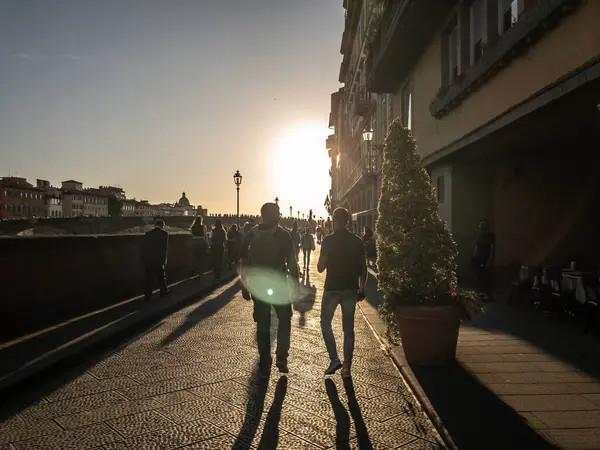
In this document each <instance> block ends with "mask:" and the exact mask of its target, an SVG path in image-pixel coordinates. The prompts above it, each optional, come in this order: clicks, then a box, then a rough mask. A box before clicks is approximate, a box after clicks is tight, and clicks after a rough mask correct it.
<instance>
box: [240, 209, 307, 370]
mask: <svg viewBox="0 0 600 450" xmlns="http://www.w3.org/2000/svg"><path fill="white" fill-rule="evenodd" d="M260 213H261V215H262V220H263V222H262V223H261V224H260V225H257V226H255V227H254V228H252V229H251V230H250V231H249V232H248V233H247V235H246V236H245V238H244V242H243V244H242V252H241V254H242V282H243V284H244V287H243V288H242V294H243V296H244V298H245V299H246V300H250V299H252V300H253V301H254V314H253V316H254V321H255V322H256V343H257V346H258V354H259V359H260V361H259V365H258V370H259V375H261V376H263V377H267V376H269V374H270V372H271V364H272V362H273V361H272V358H271V306H273V307H274V308H275V313H276V314H277V318H278V320H279V326H278V329H277V350H276V365H277V368H278V369H279V371H280V372H281V373H288V372H289V369H288V366H287V358H288V354H289V350H290V334H291V328H292V305H291V303H292V301H291V295H292V293H291V292H290V289H289V284H288V279H287V273H288V272H289V275H290V277H291V280H292V283H293V284H294V286H295V287H296V286H297V285H298V264H297V262H296V252H295V249H294V244H293V242H292V238H291V237H290V234H289V233H288V232H287V231H286V230H285V229H284V228H282V227H280V226H279V218H280V214H279V206H277V204H275V203H266V204H264V205H263V207H262V208H261V210H260ZM252 277H254V278H255V279H258V281H259V282H256V283H255V282H253V279H252Z"/></svg>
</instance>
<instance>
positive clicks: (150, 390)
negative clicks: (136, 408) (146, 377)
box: [118, 375, 204, 400]
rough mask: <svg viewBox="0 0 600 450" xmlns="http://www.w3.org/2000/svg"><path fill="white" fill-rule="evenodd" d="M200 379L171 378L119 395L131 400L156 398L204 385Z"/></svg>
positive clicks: (192, 377)
mask: <svg viewBox="0 0 600 450" xmlns="http://www.w3.org/2000/svg"><path fill="white" fill-rule="evenodd" d="M203 383H204V381H203V380H201V379H200V378H196V377H194V376H191V375H188V376H185V377H180V378H171V379H169V380H163V381H158V382H156V383H149V384H143V385H139V386H132V387H129V388H124V389H119V391H118V392H119V393H120V394H122V395H123V396H125V397H127V398H129V399H132V400H133V399H140V398H145V397H154V396H157V395H161V394H167V393H169V392H174V391H180V390H183V389H188V388H191V387H194V386H199V385H201V384H203Z"/></svg>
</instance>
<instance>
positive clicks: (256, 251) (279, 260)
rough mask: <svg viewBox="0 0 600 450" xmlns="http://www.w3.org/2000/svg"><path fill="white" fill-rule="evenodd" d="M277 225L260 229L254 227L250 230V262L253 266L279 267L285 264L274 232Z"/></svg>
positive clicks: (277, 228)
mask: <svg viewBox="0 0 600 450" xmlns="http://www.w3.org/2000/svg"><path fill="white" fill-rule="evenodd" d="M278 230H279V227H277V226H276V227H274V228H270V229H268V230H261V229H259V228H258V227H256V228H255V229H254V230H252V233H253V234H254V239H253V241H252V244H251V245H250V264H251V265H252V266H254V267H269V268H271V269H281V268H283V266H284V264H285V259H284V258H283V256H282V254H281V253H282V252H281V246H280V243H279V241H278V240H277V238H276V236H275V234H276V233H277V231H278Z"/></svg>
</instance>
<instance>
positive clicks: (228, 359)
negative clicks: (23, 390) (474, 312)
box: [0, 255, 590, 450]
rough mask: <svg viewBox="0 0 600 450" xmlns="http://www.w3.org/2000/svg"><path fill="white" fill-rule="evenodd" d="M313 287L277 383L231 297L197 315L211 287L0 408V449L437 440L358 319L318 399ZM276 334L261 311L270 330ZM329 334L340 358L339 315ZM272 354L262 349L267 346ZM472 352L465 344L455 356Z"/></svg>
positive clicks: (246, 309)
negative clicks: (259, 370)
mask: <svg viewBox="0 0 600 450" xmlns="http://www.w3.org/2000/svg"><path fill="white" fill-rule="evenodd" d="M317 256H318V255H317ZM315 263H316V260H315V261H313V265H314V264H315ZM313 278H314V279H313V280H312V282H313V283H314V284H315V286H316V289H317V293H316V296H315V299H314V302H312V301H305V302H302V303H300V304H295V305H294V315H293V318H292V341H291V344H292V345H291V349H290V357H289V361H288V362H289V367H290V374H289V375H288V376H287V377H280V374H279V373H278V371H277V369H276V367H275V366H274V365H273V367H272V371H271V378H270V379H269V380H268V382H266V383H259V382H258V379H257V377H256V374H255V370H256V365H257V350H256V344H255V324H254V322H253V320H252V303H251V302H246V301H244V300H242V299H241V296H240V295H239V293H238V294H236V295H235V296H234V298H232V299H231V300H228V301H227V302H225V303H223V304H222V306H221V307H220V309H218V310H217V311H216V312H214V313H212V314H211V315H210V316H207V317H205V316H204V315H203V314H204V311H205V310H206V309H207V306H206V305H207V304H209V302H213V301H219V300H218V295H219V292H223V291H225V290H226V288H221V289H220V290H219V291H217V292H216V293H215V294H214V295H211V296H209V297H207V298H205V299H202V300H199V301H197V302H195V303H193V304H191V305H189V306H186V307H184V308H182V309H181V310H180V311H177V312H175V313H173V314H171V315H170V316H169V317H167V318H165V319H164V320H163V321H161V323H160V325H158V326H156V327H154V328H152V329H151V330H149V331H147V332H145V333H143V334H141V335H139V336H136V337H135V338H134V339H131V340H130V341H128V342H126V343H125V344H123V345H122V346H120V347H118V348H115V349H113V350H112V351H110V352H109V353H106V354H104V355H98V359H97V360H96V362H95V363H94V364H93V365H92V366H90V367H81V368H74V370H73V371H71V373H70V374H68V376H66V374H62V375H60V374H59V375H58V376H57V377H56V378H55V379H52V380H48V381H47V382H44V383H41V384H40V386H36V387H35V392H36V395H35V396H33V397H32V398H31V399H29V398H28V399H27V401H28V402H29V406H28V407H27V408H26V409H25V410H24V411H22V414H21V415H19V414H17V413H15V412H12V411H16V412H18V411H21V410H22V409H23V408H22V406H21V405H20V404H19V402H16V403H15V404H11V405H7V406H6V407H5V406H2V407H1V408H0V413H1V412H7V414H8V417H10V419H9V420H7V421H5V422H4V423H3V424H1V425H0V449H2V445H4V446H6V445H8V444H9V443H10V444H11V445H13V444H18V445H19V446H21V445H23V446H25V445H26V446H27V447H23V448H42V449H44V450H46V448H49V449H54V448H66V449H69V448H80V447H77V445H78V444H80V446H81V448H97V449H103V450H121V449H123V450H124V449H127V450H130V449H138V448H139V449H181V448H187V449H188V450H193V449H222V448H223V449H224V448H273V446H274V444H275V443H276V444H277V445H278V448H287V449H296V448H298V449H312V448H332V447H337V448H365V445H368V444H366V442H367V440H369V441H370V442H371V444H370V447H369V448H374V449H384V448H396V447H398V446H400V445H405V444H411V443H413V442H414V443H421V444H422V447H412V448H434V447H430V445H431V444H430V443H435V442H438V441H439V437H436V436H437V435H436V434H435V430H433V426H432V425H431V423H430V422H429V420H428V419H427V417H426V416H425V414H424V413H423V412H422V410H421V407H420V406H419V404H418V402H417V401H416V400H415V398H414V396H413V395H412V393H411V392H410V390H409V389H408V388H407V386H406V384H405V383H404V381H403V380H402V378H401V376H400V373H399V372H398V370H397V369H396V368H395V367H394V365H393V363H392V361H391V360H390V358H389V357H388V356H387V355H386V354H385V353H384V352H383V351H381V345H380V343H379V341H378V340H377V339H376V338H375V337H374V336H373V334H372V332H371V329H370V328H369V327H368V325H367V324H366V322H365V321H364V319H363V317H362V316H361V314H360V313H358V314H357V316H356V319H355V334H356V350H355V354H354V360H353V361H354V365H353V380H352V383H350V384H349V383H348V382H346V383H344V382H343V381H342V379H341V377H340V376H339V374H336V375H335V376H332V377H330V378H328V380H330V381H328V382H327V385H329V386H330V387H331V386H333V387H334V388H335V395H334V393H333V392H330V395H332V397H331V399H330V396H328V388H327V386H326V382H325V379H324V376H323V372H324V370H325V368H326V366H327V365H328V363H329V358H328V356H327V353H326V350H325V347H324V344H323V339H322V336H321V329H320V305H321V298H322V296H321V294H322V288H323V275H322V274H316V271H315V273H314V276H313ZM211 308H212V306H211ZM276 326H277V317H276V315H275V314H274V313H272V329H273V330H275V328H276ZM332 326H333V329H334V333H335V335H336V339H337V345H338V347H339V348H338V350H339V352H340V354H342V347H343V332H342V322H341V313H340V311H339V310H338V311H337V313H336V315H335V317H334V320H333V322H332ZM488 337H489V338H490V339H487V338H488ZM481 339H486V340H487V342H488V345H486V349H487V348H492V347H494V348H502V347H506V346H507V345H494V344H490V342H494V343H495V342H496V341H498V340H499V339H498V337H497V336H493V335H490V336H487V337H482V338H481ZM275 340H276V334H275V333H273V341H275ZM272 347H273V352H274V350H275V342H273V346H272ZM477 353H479V354H481V353H480V352H479V351H478V350H477V349H476V348H474V347H473V346H467V347H465V348H463V352H462V353H461V354H477ZM474 361H475V360H474ZM490 361H491V360H489V359H488V360H485V361H484V360H482V359H480V360H477V362H490ZM491 362H493V361H491ZM517 362H521V361H517ZM548 375H554V374H553V373H548ZM63 380H65V381H63ZM284 380H285V381H284ZM572 381H573V382H581V383H584V382H588V383H589V382H590V380H589V378H588V379H586V378H580V379H577V380H572ZM505 383H506V382H505ZM38 392H39V393H40V394H41V395H38V394H37V393H38ZM33 400H37V402H36V403H32V401H33ZM117 400H119V401H117ZM21 403H22V404H25V403H26V402H25V401H24V400H22V401H21ZM334 405H335V408H336V409H335V410H334ZM8 411H11V412H10V413H8ZM336 414H337V416H336ZM45 417H48V418H53V419H54V420H52V421H50V420H46V419H43V418H45ZM336 419H337V421H336ZM65 430H66V431H65ZM432 430H433V431H432ZM85 433H87V435H86V434H85ZM367 436H369V437H367ZM436 439H438V440H436ZM415 445H416V444H415ZM361 446H362V447H361ZM15 448H16V447H15ZM11 450H14V449H11Z"/></svg>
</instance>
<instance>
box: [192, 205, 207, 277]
mask: <svg viewBox="0 0 600 450" xmlns="http://www.w3.org/2000/svg"><path fill="white" fill-rule="evenodd" d="M190 232H191V233H192V246H193V251H194V263H195V267H196V272H197V273H198V274H201V273H202V272H203V271H204V264H205V261H206V253H207V252H208V248H209V243H208V235H207V234H206V226H205V225H204V218H203V217H202V216H196V217H195V218H194V221H193V222H192V226H191V227H190Z"/></svg>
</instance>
